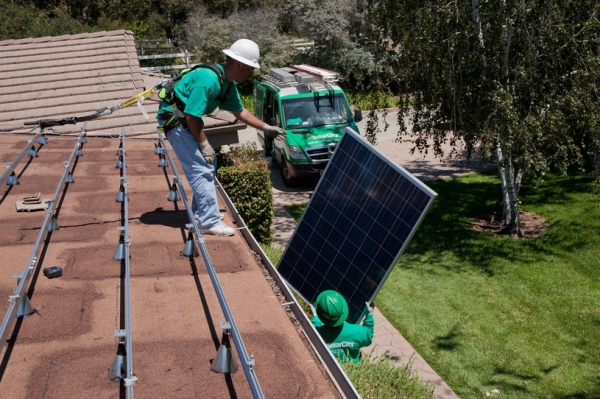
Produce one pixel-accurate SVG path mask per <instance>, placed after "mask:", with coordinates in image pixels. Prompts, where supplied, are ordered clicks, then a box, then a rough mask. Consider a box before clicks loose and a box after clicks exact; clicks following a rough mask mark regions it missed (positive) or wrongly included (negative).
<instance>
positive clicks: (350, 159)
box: [278, 129, 437, 323]
mask: <svg viewBox="0 0 600 399" xmlns="http://www.w3.org/2000/svg"><path fill="white" fill-rule="evenodd" d="M436 195H437V194H436V193H435V192H433V191H431V190H430V189H429V188H428V187H427V186H425V185H424V184H423V183H421V182H420V181H419V180H418V179H416V178H415V177H414V176H412V175H411V174H410V173H408V172H406V171H405V170H404V169H402V168H401V167H399V166H398V165H396V164H395V163H393V162H392V161H390V160H389V159H388V158H387V157H385V156H384V155H383V154H381V153H380V152H379V151H378V150H376V149H375V148H374V147H373V146H371V145H370V144H368V143H367V142H366V141H365V140H364V139H362V138H361V137H360V136H358V135H357V134H356V133H354V132H353V131H351V130H350V129H347V130H346V132H345V133H344V135H343V136H342V139H341V140H340V142H339V143H338V146H337V148H336V150H335V153H334V155H333V157H332V158H331V160H330V161H329V165H328V166H327V168H326V169H325V173H324V174H323V176H322V177H321V179H320V181H319V184H318V185H317V187H316V189H315V191H314V193H313V195H312V196H311V200H310V202H309V203H308V206H307V207H306V210H305V212H304V215H303V216H302V219H301V220H300V222H299V223H298V226H297V228H296V230H295V232H294V235H293V236H292V239H291V240H290V242H289V244H288V246H287V248H286V250H285V252H284V254H283V256H282V258H281V260H280V262H279V265H278V270H279V273H280V274H281V275H282V276H283V277H284V278H285V279H286V280H287V282H288V283H289V284H290V285H291V286H292V287H293V288H294V289H295V290H296V291H298V292H299V293H300V295H301V296H302V297H304V298H305V299H306V300H308V301H309V302H310V303H314V301H315V299H316V297H317V295H318V294H319V293H320V292H321V291H323V290H326V289H334V290H337V291H339V292H340V293H341V294H342V295H343V296H344V297H345V298H346V300H347V301H348V307H349V310H350V313H349V316H348V319H347V320H348V322H350V323H356V322H358V321H360V319H361V318H362V316H363V315H364V312H365V302H371V301H372V300H373V299H374V298H375V296H376V295H377V293H378V292H379V290H380V289H381V286H382V285H383V283H384V282H385V278H386V277H387V275H388V274H389V271H390V270H391V268H392V267H393V266H394V261H395V260H396V259H397V257H398V256H400V254H401V253H402V251H403V250H404V248H406V245H407V244H408V239H409V237H411V235H412V233H413V232H414V230H415V229H416V228H417V227H418V225H419V223H420V221H421V220H422V219H423V217H424V216H425V214H426V213H427V211H428V209H429V207H430V206H431V203H432V202H433V200H434V198H435V196H436Z"/></svg>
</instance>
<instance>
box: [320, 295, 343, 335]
mask: <svg viewBox="0 0 600 399" xmlns="http://www.w3.org/2000/svg"><path fill="white" fill-rule="evenodd" d="M315 310H316V311H317V316H319V319H321V321H322V322H323V324H325V325H326V326H328V327H337V326H341V325H342V324H343V323H344V322H345V321H346V319H347V318H348V303H347V302H346V300H345V299H344V297H343V296H342V294H340V293H339V292H337V291H333V290H327V291H323V292H321V293H320V294H319V296H318V297H317V300H316V301H315Z"/></svg>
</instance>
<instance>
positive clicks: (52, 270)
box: [43, 266, 62, 279]
mask: <svg viewBox="0 0 600 399" xmlns="http://www.w3.org/2000/svg"><path fill="white" fill-rule="evenodd" d="M43 272H44V276H46V277H47V278H49V279H52V278H56V277H60V276H62V267H60V266H50V267H45V268H44V270H43Z"/></svg>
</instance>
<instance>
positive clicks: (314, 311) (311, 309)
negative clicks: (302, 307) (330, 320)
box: [308, 303, 317, 316]
mask: <svg viewBox="0 0 600 399" xmlns="http://www.w3.org/2000/svg"><path fill="white" fill-rule="evenodd" d="M308 306H309V307H310V311H311V312H312V314H313V316H316V315H317V311H316V310H315V307H314V306H313V305H311V304H310V303H309V304H308Z"/></svg>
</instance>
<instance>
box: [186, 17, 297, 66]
mask: <svg viewBox="0 0 600 399" xmlns="http://www.w3.org/2000/svg"><path fill="white" fill-rule="evenodd" d="M276 20H277V14H276V13H275V12H274V11H273V10H269V9H257V10H244V11H238V12H237V13H235V14H232V15H230V16H228V17H227V18H222V17H221V16H220V15H219V14H209V13H208V12H206V11H205V10H198V11H196V12H195V13H193V14H192V15H191V16H190V18H189V20H188V22H187V23H186V24H185V25H184V29H185V31H186V35H187V40H186V41H187V46H188V48H189V49H190V51H191V52H193V53H194V54H196V57H195V61H197V62H221V61H223V60H224V57H225V55H224V54H223V49H226V48H229V46H231V44H232V43H233V42H234V41H236V40H238V39H244V38H245V39H250V40H254V41H255V42H256V43H257V44H258V45H259V47H260V55H261V57H260V58H261V59H260V64H261V68H263V69H265V70H266V69H267V68H269V67H281V66H283V65H286V64H287V63H288V62H289V56H288V55H287V53H286V51H285V39H284V38H283V37H282V36H281V35H280V34H279V31H278V26H277V24H276V23H274V22H273V21H276Z"/></svg>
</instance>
